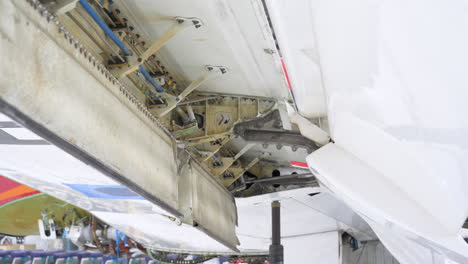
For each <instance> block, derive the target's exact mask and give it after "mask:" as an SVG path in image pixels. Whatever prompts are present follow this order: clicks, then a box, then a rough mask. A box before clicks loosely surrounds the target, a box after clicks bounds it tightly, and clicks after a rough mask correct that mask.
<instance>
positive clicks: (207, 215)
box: [190, 162, 239, 245]
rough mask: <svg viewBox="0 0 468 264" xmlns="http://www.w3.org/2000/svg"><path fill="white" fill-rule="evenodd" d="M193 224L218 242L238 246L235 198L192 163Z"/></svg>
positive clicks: (197, 165)
mask: <svg viewBox="0 0 468 264" xmlns="http://www.w3.org/2000/svg"><path fill="white" fill-rule="evenodd" d="M190 167H191V174H192V175H191V177H192V208H193V221H194V224H195V226H196V227H197V228H199V229H201V230H204V231H205V232H206V233H208V234H210V235H211V236H212V237H214V238H215V239H217V240H218V241H219V242H221V243H223V244H226V245H238V244H239V240H238V239H237V237H236V233H235V229H234V228H232V227H234V226H236V225H237V209H236V205H235V202H234V198H233V197H232V196H231V195H230V194H229V193H228V192H227V191H226V189H225V188H224V187H223V186H222V185H221V184H220V183H219V182H217V181H216V180H215V179H214V178H213V177H212V176H211V175H210V174H208V173H207V172H206V171H204V170H203V168H202V167H201V166H200V165H199V164H197V163H195V162H192V163H191V166H190Z"/></svg>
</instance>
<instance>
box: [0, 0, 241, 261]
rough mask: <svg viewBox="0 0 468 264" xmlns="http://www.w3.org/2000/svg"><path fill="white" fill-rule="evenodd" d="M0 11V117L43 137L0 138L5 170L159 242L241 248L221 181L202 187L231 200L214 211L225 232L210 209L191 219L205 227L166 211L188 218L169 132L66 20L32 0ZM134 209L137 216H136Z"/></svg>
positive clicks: (200, 248) (2, 5) (0, 166)
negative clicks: (100, 190) (110, 190)
mask: <svg viewBox="0 0 468 264" xmlns="http://www.w3.org/2000/svg"><path fill="white" fill-rule="evenodd" d="M40 13H41V14H42V16H43V17H41V16H40ZM0 14H1V15H0V58H2V61H3V62H2V63H1V64H0V72H1V74H0V111H1V112H3V113H5V114H6V115H7V116H8V117H9V118H11V119H9V118H8V117H5V116H3V115H2V116H1V117H2V118H3V119H5V120H6V121H8V122H11V121H12V119H13V120H15V121H17V122H18V123H19V124H20V125H22V126H24V127H26V128H28V129H29V130H31V131H33V132H34V133H36V134H37V136H36V137H37V138H38V139H37V140H36V141H38V140H39V141H40V142H39V141H38V142H36V143H41V144H35V145H34V144H33V145H28V144H26V145H21V144H19V145H14V144H10V143H11V142H10V143H6V144H5V145H2V148H1V150H0V156H1V157H2V158H1V159H0V160H1V162H0V172H1V173H3V174H4V175H5V176H7V177H9V178H13V179H15V180H18V181H19V182H22V183H24V184H27V185H30V186H33V187H37V189H38V190H41V191H43V192H47V193H50V194H51V195H53V196H55V197H58V198H60V199H63V200H66V201H68V202H70V203H73V204H75V205H78V206H80V207H82V208H85V209H87V210H89V211H91V212H93V213H94V214H96V215H98V216H99V217H102V218H103V220H104V221H108V222H109V223H110V224H111V225H114V226H116V227H118V228H119V229H121V230H123V231H124V232H127V233H129V234H130V235H131V236H132V237H135V238H136V239H137V240H139V241H141V242H143V243H145V244H149V245H152V246H153V247H155V248H165V249H168V250H170V249H173V250H179V251H186V252H191V251H193V252H195V251H196V252H227V251H229V249H228V248H235V246H236V244H237V243H235V240H236V239H235V234H234V233H233V230H234V228H235V226H234V223H235V221H231V220H230V219H231V218H230V217H232V215H234V216H235V215H236V212H235V206H234V201H233V200H232V197H231V196H230V194H229V193H227V192H226V191H225V190H223V189H220V188H219V186H218V185H216V187H210V186H207V187H205V188H209V190H210V192H211V194H212V195H213V197H216V198H218V199H220V200H222V201H224V202H226V204H225V205H223V206H226V208H227V209H226V211H224V214H223V213H220V214H218V215H217V218H218V219H223V218H224V217H229V218H228V220H226V221H224V220H223V221H221V222H222V223H227V224H226V225H224V226H223V228H225V229H223V230H228V231H226V232H225V233H219V232H218V231H217V230H218V229H217V228H218V226H216V225H213V226H211V224H212V222H208V221H207V220H206V218H205V217H203V218H196V217H194V218H196V219H202V220H201V221H200V222H201V223H206V224H207V225H203V227H204V228H205V229H202V231H204V232H201V231H200V230H197V229H196V228H194V227H192V226H190V225H187V224H181V225H179V224H180V223H179V224H178V223H177V221H172V220H171V218H168V217H167V215H172V216H176V217H179V218H182V216H183V215H182V213H180V212H179V199H178V197H179V194H178V192H179V186H178V180H179V175H178V171H177V164H176V159H175V157H174V155H173V153H174V151H173V147H172V142H171V141H172V139H171V137H170V136H168V135H167V134H166V132H165V130H164V128H162V127H161V126H159V123H158V122H157V120H156V119H155V118H154V117H153V116H152V115H151V114H150V113H149V112H148V111H147V110H146V108H145V107H144V105H142V104H141V103H139V102H138V101H137V100H136V99H135V98H134V97H133V96H132V95H131V94H130V93H129V92H128V91H127V90H126V88H125V87H123V86H121V85H120V84H119V83H118V81H117V80H115V79H114V78H113V77H112V76H111V75H110V74H109V73H108V72H107V70H106V69H105V68H104V67H103V66H101V65H99V63H98V62H97V61H96V60H94V59H93V57H92V55H91V54H87V53H86V51H85V50H84V49H83V48H82V47H81V46H80V43H79V42H78V41H76V40H75V39H74V38H73V37H72V36H71V35H70V34H68V33H67V31H66V29H65V28H61V27H60V23H58V22H57V21H56V20H54V19H52V20H51V21H50V22H49V23H48V22H47V20H49V19H46V18H48V17H49V16H50V14H47V13H46V12H45V11H44V10H42V12H38V11H37V10H34V9H32V7H31V6H30V5H29V4H27V2H26V1H0ZM56 22H57V23H56ZM6 62H9V63H6ZM43 139H45V140H47V141H48V142H50V143H52V144H48V143H47V141H45V140H43ZM29 143H31V142H29ZM54 145H57V146H59V147H60V148H61V149H59V148H57V147H55V146H54ZM63 150H65V151H66V152H68V153H69V154H71V156H70V155H68V154H66V153H65V152H63ZM206 176H208V175H206ZM67 184H68V185H67ZM70 184H87V185H93V184H104V185H110V186H127V187H128V188H129V189H131V190H132V191H134V192H135V193H137V194H138V195H139V196H141V197H142V199H130V198H128V199H121V198H122V197H118V198H116V199H117V200H112V199H103V198H102V197H101V198H99V197H91V196H89V194H86V192H80V191H79V190H76V189H73V188H71V187H70V186H71V185H70ZM204 184H208V185H209V184H213V182H210V181H205V182H204ZM198 187H200V186H198V185H197V188H198ZM182 190H184V189H182ZM185 191H187V192H191V191H192V190H190V189H187V190H185ZM198 192H200V190H195V193H198ZM87 195H88V196H87ZM202 201H204V200H202ZM215 205H216V204H213V203H206V204H203V205H202V206H201V205H199V206H198V207H197V208H195V209H194V215H196V213H195V211H197V210H208V211H210V210H212V211H216V210H215V209H218V207H215V208H214V209H213V208H211V207H212V206H215ZM233 209H234V210H233ZM135 213H139V214H141V215H139V217H138V219H135V217H134V214H135ZM129 219H132V221H130V220H129ZM124 220H125V221H124ZM229 223H231V224H232V225H230V224H229ZM149 227H154V228H153V229H151V230H148V229H149ZM181 234H186V236H181ZM206 234H209V235H210V236H215V237H216V240H218V241H222V242H223V243H224V245H222V244H220V243H219V242H217V241H216V240H214V239H212V238H210V236H207V235H206ZM213 234H215V235H213ZM224 235H229V237H224ZM220 238H221V239H220ZM195 241H196V242H197V243H195ZM227 241H228V242H229V244H226V242H227ZM233 241H234V243H231V242H233Z"/></svg>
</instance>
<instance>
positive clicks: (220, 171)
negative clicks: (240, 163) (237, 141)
mask: <svg viewBox="0 0 468 264" xmlns="http://www.w3.org/2000/svg"><path fill="white" fill-rule="evenodd" d="M255 145H256V144H255V143H249V144H247V145H245V146H244V147H243V148H242V149H241V150H240V151H239V152H238V153H237V154H236V155H235V156H234V157H232V158H223V160H224V161H225V164H224V166H222V167H221V168H219V169H213V170H212V172H213V175H214V176H220V175H222V174H223V173H224V172H225V171H226V170H227V169H229V167H231V166H232V164H234V162H235V161H236V160H238V159H239V158H240V157H241V156H242V155H244V154H245V153H246V152H247V151H249V149H251V148H252V147H253V146H255Z"/></svg>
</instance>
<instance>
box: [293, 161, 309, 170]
mask: <svg viewBox="0 0 468 264" xmlns="http://www.w3.org/2000/svg"><path fill="white" fill-rule="evenodd" d="M289 164H291V166H293V167H298V168H306V169H307V168H309V166H307V162H300V161H293V160H292V161H290V162H289Z"/></svg>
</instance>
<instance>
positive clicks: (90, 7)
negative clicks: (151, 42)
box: [80, 0, 164, 93]
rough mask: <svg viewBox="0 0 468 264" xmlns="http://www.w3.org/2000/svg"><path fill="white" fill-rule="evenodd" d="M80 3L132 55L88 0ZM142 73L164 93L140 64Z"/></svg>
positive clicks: (120, 46)
mask: <svg viewBox="0 0 468 264" xmlns="http://www.w3.org/2000/svg"><path fill="white" fill-rule="evenodd" d="M80 4H81V5H82V6H83V8H84V9H85V10H86V12H87V13H88V14H89V15H90V16H91V17H92V18H93V20H94V22H96V24H98V25H99V27H100V28H101V29H102V30H103V31H104V33H106V35H107V36H108V37H109V38H111V39H112V41H114V43H115V44H116V45H117V46H118V47H119V48H120V49H121V50H122V51H123V53H124V54H125V55H126V56H131V55H132V54H131V52H130V51H129V50H128V49H127V47H126V46H125V44H124V43H123V42H122V41H121V40H120V39H119V38H118V37H117V36H116V35H115V34H114V32H113V31H112V30H111V29H110V28H109V26H108V25H107V24H106V22H104V20H102V18H101V17H100V16H99V15H98V14H97V13H96V11H94V9H93V7H92V6H91V5H90V4H89V3H88V1H87V0H80ZM139 72H141V74H143V76H144V77H145V79H146V80H147V81H148V82H149V83H150V84H151V85H152V86H153V87H154V88H155V89H156V91H158V92H160V93H162V92H164V89H163V88H161V87H160V86H159V85H158V84H157V83H156V82H155V81H154V80H153V78H151V75H150V74H149V73H148V72H147V71H146V70H145V69H144V68H143V67H142V66H141V65H140V70H139Z"/></svg>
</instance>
